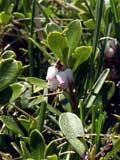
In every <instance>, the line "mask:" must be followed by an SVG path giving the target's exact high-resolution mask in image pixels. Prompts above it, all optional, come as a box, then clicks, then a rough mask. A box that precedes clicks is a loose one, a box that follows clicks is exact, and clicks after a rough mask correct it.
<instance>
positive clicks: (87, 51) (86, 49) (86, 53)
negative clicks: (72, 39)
mask: <svg viewBox="0 0 120 160" xmlns="http://www.w3.org/2000/svg"><path fill="white" fill-rule="evenodd" d="M91 52H92V47H91V46H81V47H78V48H76V49H75V51H74V53H73V54H72V56H73V57H74V58H75V62H74V65H73V71H75V70H76V69H77V68H78V66H79V65H80V64H82V63H83V62H85V61H86V60H87V59H88V58H89V57H90V55H91Z"/></svg>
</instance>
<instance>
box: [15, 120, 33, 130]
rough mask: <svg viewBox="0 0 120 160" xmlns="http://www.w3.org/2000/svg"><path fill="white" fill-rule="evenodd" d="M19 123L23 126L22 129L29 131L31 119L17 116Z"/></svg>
mask: <svg viewBox="0 0 120 160" xmlns="http://www.w3.org/2000/svg"><path fill="white" fill-rule="evenodd" d="M17 119H18V121H19V122H20V124H21V125H22V126H23V127H24V129H25V130H26V131H27V132H28V133H29V130H30V125H31V121H29V120H27V119H24V118H17Z"/></svg>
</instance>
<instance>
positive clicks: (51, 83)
mask: <svg viewBox="0 0 120 160" xmlns="http://www.w3.org/2000/svg"><path fill="white" fill-rule="evenodd" d="M48 85H49V87H50V90H51V91H55V90H56V89H57V87H58V81H57V79H56V78H53V79H52V80H49V79H48Z"/></svg>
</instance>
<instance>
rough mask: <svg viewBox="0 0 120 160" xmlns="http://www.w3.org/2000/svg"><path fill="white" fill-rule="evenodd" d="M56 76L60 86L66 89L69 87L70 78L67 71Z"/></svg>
mask: <svg viewBox="0 0 120 160" xmlns="http://www.w3.org/2000/svg"><path fill="white" fill-rule="evenodd" d="M56 78H57V80H58V82H59V86H60V87H61V88H62V89H66V88H67V87H68V80H67V75H66V73H65V71H61V72H58V73H57V75H56Z"/></svg>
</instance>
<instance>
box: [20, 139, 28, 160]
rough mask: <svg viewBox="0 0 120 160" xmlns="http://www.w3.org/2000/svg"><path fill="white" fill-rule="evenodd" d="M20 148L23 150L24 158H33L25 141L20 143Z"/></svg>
mask: <svg viewBox="0 0 120 160" xmlns="http://www.w3.org/2000/svg"><path fill="white" fill-rule="evenodd" d="M20 147H21V150H22V157H23V158H24V159H26V158H29V157H31V155H30V152H29V150H28V148H27V146H26V143H25V142H24V141H20Z"/></svg>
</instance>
